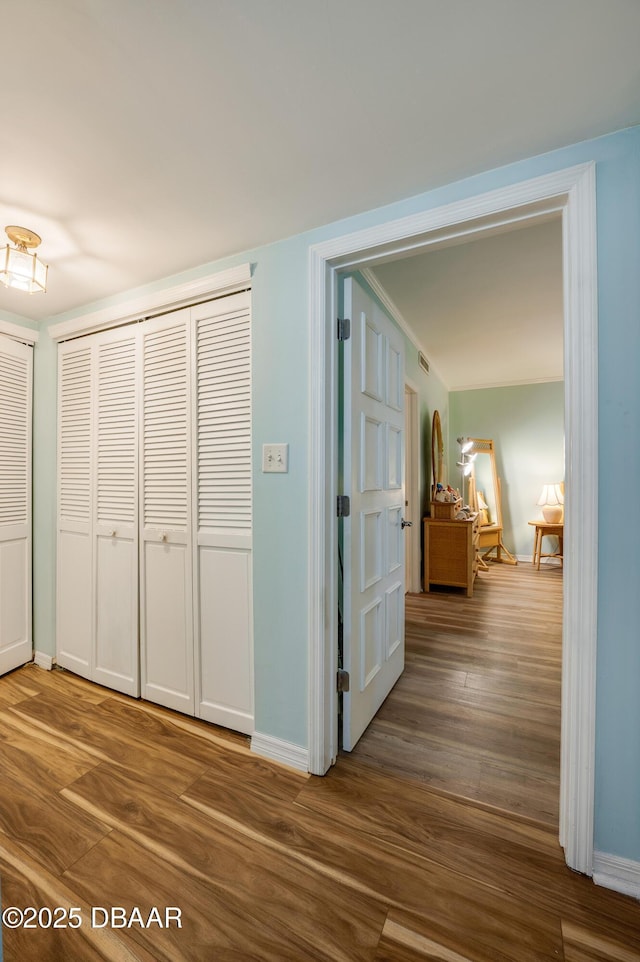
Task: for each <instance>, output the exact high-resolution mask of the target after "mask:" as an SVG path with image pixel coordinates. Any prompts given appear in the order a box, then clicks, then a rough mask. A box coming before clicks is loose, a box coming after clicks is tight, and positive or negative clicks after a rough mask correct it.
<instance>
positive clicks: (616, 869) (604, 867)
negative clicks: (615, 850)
mask: <svg viewBox="0 0 640 962" xmlns="http://www.w3.org/2000/svg"><path fill="white" fill-rule="evenodd" d="M593 881H594V882H595V883H596V885H601V886H602V887H603V888H607V889H613V891H614V892H621V893H622V894H623V895H631V896H632V898H634V899H640V862H635V861H633V860H632V859H630V858H622V856H621V855H607V854H606V852H594V853H593Z"/></svg>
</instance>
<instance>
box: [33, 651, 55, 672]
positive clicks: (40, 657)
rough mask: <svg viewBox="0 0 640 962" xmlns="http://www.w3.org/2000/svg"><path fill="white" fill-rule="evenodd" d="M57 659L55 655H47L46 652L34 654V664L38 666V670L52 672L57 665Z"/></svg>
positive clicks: (35, 652)
mask: <svg viewBox="0 0 640 962" xmlns="http://www.w3.org/2000/svg"><path fill="white" fill-rule="evenodd" d="M55 662H56V660H55V658H54V657H53V655H47V654H45V652H44V651H34V653H33V663H34V665H37V666H38V668H44V669H45V670H46V671H51V669H52V668H53V666H54V665H55Z"/></svg>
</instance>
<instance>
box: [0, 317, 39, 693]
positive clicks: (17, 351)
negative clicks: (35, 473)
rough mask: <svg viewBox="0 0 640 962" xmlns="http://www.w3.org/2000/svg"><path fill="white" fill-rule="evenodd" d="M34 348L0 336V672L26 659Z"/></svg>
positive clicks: (29, 644)
mask: <svg viewBox="0 0 640 962" xmlns="http://www.w3.org/2000/svg"><path fill="white" fill-rule="evenodd" d="M32 370H33V350H32V348H30V347H27V346H26V345H25V344H18V343H17V342H15V341H12V340H11V339H10V338H6V337H2V336H0V674H2V673H4V672H6V671H11V669H12V668H17V667H18V666H19V665H24V664H25V663H26V662H27V661H30V660H31V657H32V654H33V649H32V641H31V398H32Z"/></svg>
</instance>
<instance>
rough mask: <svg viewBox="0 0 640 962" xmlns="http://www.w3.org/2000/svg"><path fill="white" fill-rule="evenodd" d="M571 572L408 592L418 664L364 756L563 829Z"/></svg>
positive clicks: (506, 571)
mask: <svg viewBox="0 0 640 962" xmlns="http://www.w3.org/2000/svg"><path fill="white" fill-rule="evenodd" d="M561 662H562V568H561V567H559V566H552V565H545V566H543V568H542V569H541V570H540V571H536V570H535V569H534V568H533V566H532V565H527V564H520V565H518V566H517V567H512V566H511V565H500V564H495V563H489V570H488V571H487V572H480V573H479V575H478V578H477V579H476V583H475V590H474V594H473V597H472V598H467V597H466V595H465V593H464V592H463V591H461V590H458V591H450V590H441V591H431V592H429V593H428V594H421V595H407V603H406V668H405V672H404V675H403V676H402V677H401V678H400V680H399V681H398V683H397V685H396V686H395V688H394V689H393V691H392V692H391V694H390V695H389V697H388V698H387V700H386V702H385V703H384V705H383V706H382V709H381V710H380V711H379V712H378V715H377V716H376V718H375V719H374V720H373V722H372V723H371V725H370V726H369V728H368V729H367V731H366V732H365V735H364V737H363V738H362V739H361V740H360V742H359V743H358V745H357V746H356V748H355V750H354V752H353V757H355V758H357V759H359V760H360V761H362V762H366V763H368V764H371V765H373V766H375V767H376V768H379V769H381V770H383V771H386V772H394V773H395V774H398V775H403V776H407V777H412V778H417V779H420V780H421V781H423V782H425V783H427V784H428V785H429V786H431V787H433V788H441V789H443V790H444V791H447V792H451V793H452V794H454V795H458V796H462V797H465V798H472V799H476V800H477V801H481V802H485V803H487V804H489V805H497V806H499V807H500V808H503V809H507V810H508V811H512V812H519V813H521V814H523V815H528V816H531V817H532V818H536V819H540V820H542V821H544V822H546V823H548V824H549V825H553V826H557V824H558V799H559V788H560V785H559V777H560V686H561V670H562V665H561Z"/></svg>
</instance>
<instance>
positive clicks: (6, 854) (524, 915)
mask: <svg viewBox="0 0 640 962" xmlns="http://www.w3.org/2000/svg"><path fill="white" fill-rule="evenodd" d="M494 571H496V569H495V568H494V567H492V569H491V576H493V573H494ZM523 573H525V569H524V566H523ZM498 575H499V577H498V578H494V580H493V584H494V585H495V586H496V588H497V587H498V583H499V582H502V581H503V575H502V573H501V572H498ZM500 590H501V591H502V592H506V594H507V598H506V599H505V605H506V606H507V609H508V610H506V611H503V612H502V614H496V613H494V615H492V614H491V613H490V611H489V609H488V608H487V610H486V612H485V613H484V614H483V610H482V606H481V600H482V595H481V593H478V594H477V596H476V597H474V599H469V600H472V601H476V600H478V604H477V605H476V606H475V608H476V612H477V614H476V617H477V618H478V619H481V618H486V621H487V624H488V623H489V622H491V621H492V620H499V621H500V622H501V623H502V624H503V630H504V634H505V636H506V635H508V634H509V633H510V631H511V629H510V627H509V626H510V625H512V622H513V619H514V618H516V617H520V615H519V614H518V611H519V608H520V605H519V604H518V603H516V601H515V595H514V593H513V592H512V593H511V594H509V592H508V588H507V585H506V582H503V587H502V588H501V589H500ZM527 590H529V589H527ZM423 600H425V599H423ZM419 601H420V599H411V600H410V605H411V614H410V619H409V620H410V622H411V625H410V629H409V630H410V633H411V634H412V635H413V634H414V633H415V634H417V635H420V636H421V637H422V640H423V641H424V634H425V628H424V624H425V622H424V621H422V619H424V618H427V616H428V612H427V609H426V608H424V609H423V608H422V606H421V605H419V604H418V602H419ZM449 605H450V606H451V611H453V610H454V609H455V608H456V602H455V601H454V600H453V599H452V598H451V597H449V598H448V599H447V598H445V596H444V595H443V596H440V597H438V598H435V597H434V599H433V608H434V611H435V609H436V608H437V607H441V608H442V607H443V606H444V607H445V608H446V607H447V606H449ZM525 607H526V606H525ZM439 617H442V616H439ZM522 617H523V618H525V619H526V618H531V617H532V615H530V614H529V615H526V614H523V615H522ZM434 618H435V614H434ZM421 622H422V628H420V629H419V630H418V629H416V628H415V624H414V623H416V624H418V627H419V626H420V623H421ZM540 624H541V625H542V628H543V629H544V625H545V621H544V618H542V619H541V621H540ZM486 631H489V633H491V632H492V631H493V629H489V628H488V627H487V628H486ZM478 632H479V640H480V641H483V640H484V642H485V648H484V650H485V655H486V639H484V634H483V633H484V632H485V628H482V627H480V626H479V627H478ZM516 633H517V634H518V635H519V634H520V630H519V629H517V631H516ZM445 634H447V632H445ZM452 634H453V635H454V636H458V638H457V640H458V645H457V646H456V647H455V651H454V649H452V652H453V651H454V653H452V656H451V657H452V664H451V666H450V667H449V669H445V668H444V667H443V666H442V665H441V666H440V668H439V669H438V670H439V671H441V672H442V671H447V670H449V671H451V672H462V673H463V675H464V680H463V677H462V675H460V676H456V677H457V683H458V686H459V687H461V688H464V689H466V692H467V694H466V696H465V697H466V698H467V702H466V704H467V709H466V710H468V711H470V710H471V708H472V707H473V705H475V704H477V703H478V699H477V698H476V694H477V693H481V692H482V691H483V686H482V685H479V683H478V682H477V679H478V678H482V676H483V670H482V663H483V659H484V657H485V656H484V655H483V654H482V650H483V649H482V645H481V646H480V649H478V648H477V647H474V646H473V645H469V646H467V647H468V648H469V650H470V651H472V650H475V652H476V653H475V655H473V656H472V658H473V659H475V662H474V664H475V669H473V670H472V669H471V668H467V669H463V668H461V667H460V663H461V661H460V660H461V659H462V658H463V655H462V650H463V649H464V647H465V645H464V642H463V641H462V637H461V636H462V635H463V634H464V632H463V630H462V628H461V629H460V632H456V631H453V632H452ZM516 640H517V639H516ZM440 644H441V645H444V646H446V641H445V639H444V638H442V637H441V638H440ZM506 644H507V643H506V641H505V650H504V651H503V652H502V655H500V656H499V657H498V655H496V657H497V658H498V661H497V662H493V661H492V662H491V664H492V667H491V669H490V671H489V676H490V677H491V678H492V679H493V684H492V685H491V689H492V693H491V705H492V706H493V707H492V708H491V709H490V714H491V715H492V716H493V715H495V716H497V717H498V719H499V718H501V717H502V714H503V710H504V708H505V705H506V702H505V701H504V698H505V696H509V692H508V690H507V689H508V682H509V678H510V677H512V675H513V672H512V667H513V657H514V656H513V653H512V654H509V652H508V651H507V650H506ZM496 646H497V641H496V640H495V639H494V642H492V644H491V647H496ZM418 647H419V646H418ZM427 647H428V646H427ZM498 647H499V646H498ZM410 648H411V649H412V650H413V648H414V642H413V641H412V642H411V644H410ZM529 656H530V655H529V654H528V653H527V651H526V645H524V644H523V646H522V650H520V652H519V654H518V655H517V656H515V657H516V661H517V660H522V659H524V660H525V661H526V659H527V658H528V657H529ZM421 657H422V658H423V659H427V661H425V662H424V663H422V669H423V674H422V678H423V680H424V679H426V678H427V676H428V675H429V672H428V668H427V662H428V659H429V657H431V656H429V655H428V654H427V648H424V647H423V648H422V655H421ZM502 659H504V660H502ZM418 660H419V659H418ZM476 669H477V670H476ZM541 673H542V674H543V675H544V671H543V670H541ZM474 679H475V680H474ZM452 680H453V679H449V682H452ZM463 682H466V684H465V683H463ZM485 682H486V679H485ZM414 684H415V685H417V686H418V687H420V686H419V681H418V680H417V679H415V680H414ZM432 687H433V688H434V689H435V693H436V695H437V696H438V700H439V707H437V708H435V709H433V710H434V711H437V712H442V713H443V714H442V717H441V719H440V727H439V730H438V732H437V733H434V734H433V737H434V739H435V740H434V742H433V745H434V746H436V747H437V746H439V747H440V750H441V752H443V753H444V752H446V750H447V748H446V746H447V745H448V744H449V742H450V741H451V739H450V737H449V735H448V732H447V728H448V725H449V724H454V722H455V721H456V718H455V716H456V715H457V714H460V713H462V712H463V707H464V704H465V703H464V702H461V703H460V706H459V707H458V709H457V710H456V712H454V713H453V715H454V718H453V720H451V717H450V715H447V713H446V706H444V705H442V691H441V689H440V688H439V686H438V685H434V686H432ZM543 690H544V686H543ZM474 693H476V694H474ZM510 697H513V696H510ZM418 701H419V702H420V704H422V702H423V700H422V698H420V699H418ZM400 710H401V709H400V707H398V708H394V707H393V706H392V705H390V706H385V709H384V711H383V716H382V719H381V721H380V724H381V725H389V724H395V721H394V719H395V718H396V714H395V713H396V712H399V711H400ZM530 711H532V709H530V708H529V709H527V713H528V712H530ZM389 712H391V716H390V717H386V714H387V713H389ZM542 714H544V712H542ZM536 717H537V715H536ZM534 721H535V719H534ZM539 721H540V719H538V721H537V722H536V723H535V724H534V725H533V727H532V729H531V731H530V732H529V735H528V736H527V731H528V728H527V724H526V723H525V722H524V721H523V722H522V724H521V725H519V726H518V727H517V730H516V732H515V733H514V743H513V745H511V744H510V743H509V739H508V738H507V736H506V734H505V733H504V732H503V735H502V737H501V738H498V737H497V736H496V739H495V742H494V744H493V745H491V746H487V744H485V747H484V749H480V748H478V749H477V750H478V751H481V750H483V751H484V752H485V754H484V755H483V756H482V758H483V762H484V761H485V760H486V762H487V764H491V765H496V767H497V769H498V770H500V771H501V770H502V769H503V768H504V767H505V766H507V767H508V768H509V777H508V779H507V782H508V783H509V784H510V785H511V782H512V781H513V778H514V777H515V776H514V774H513V773H514V771H515V770H516V768H517V765H516V761H518V759H520V758H521V756H522V755H523V753H524V752H526V751H531V753H532V757H534V756H535V754H536V753H535V749H534V747H533V745H534V743H535V736H534V734H533V732H534V730H535V728H536V724H538V723H539ZM405 724H407V723H406V721H405V720H403V722H402V726H405ZM478 724H480V723H478ZM495 725H497V722H496V721H495V718H494V719H493V721H492V720H491V719H490V718H487V721H486V726H487V730H489V731H490V730H492V728H493V727H494V726H495ZM554 725H555V722H553V723H552V724H551V727H553V726H554ZM409 727H410V726H409ZM498 727H500V726H498ZM502 727H505V726H504V725H503V726H502ZM541 730H542V732H543V739H542V741H543V743H545V744H546V740H547V739H551V740H552V736H551V735H550V734H549V733H548V732H546V729H544V726H543V728H542V729H541ZM474 731H475V725H474V722H473V720H472V716H471V715H470V714H469V715H468V716H467V718H466V720H463V722H462V725H461V729H460V732H461V733H462V734H464V738H463V739H462V742H461V744H463V743H466V738H467V734H468V733H474ZM505 731H507V732H508V725H507V726H506V728H505ZM374 733H375V727H374V728H373V729H372V730H371V731H370V732H368V733H367V735H366V736H365V737H366V738H369V736H370V735H373V734H374ZM392 734H393V737H394V738H399V739H401V738H402V736H400V735H398V732H397V729H395V728H393V727H392ZM422 735H423V737H424V732H423V733H422ZM478 742H481V739H478ZM529 742H530V745H529ZM466 744H467V747H466V749H465V752H467V753H469V757H470V758H472V757H473V755H474V753H475V751H476V749H475V748H474V745H473V742H471V743H466ZM505 745H506V748H508V750H506V749H505ZM527 745H529V747H527ZM461 750H462V749H461ZM549 751H550V749H548V747H545V748H544V749H542V750H541V751H540V754H541V755H542V756H543V757H545V758H547V756H548V755H549ZM0 752H1V760H2V773H1V783H0V784H1V791H0V874H1V876H2V902H3V906H4V907H5V908H6V907H7V906H18V907H19V908H25V907H26V906H36V907H42V906H45V907H50V908H53V907H55V906H62V907H67V908H68V907H71V906H75V907H78V908H79V909H80V910H81V918H82V921H83V924H82V926H81V927H80V928H78V929H75V930H71V929H55V930H54V929H50V928H49V929H29V930H25V929H22V928H20V929H15V930H12V929H7V928H6V927H5V929H4V950H5V962H31V960H33V962H36V960H37V962H49V960H51V962H57V960H60V962H98V960H103V962H105V960H108V962H130V960H140V962H150V960H156V962H158V960H175V962H181V960H185V962H187V960H188V962H199V960H203V962H230V960H265V962H267V960H268V962H272V960H273V962H279V960H292V962H293V960H299V962H303V960H326V962H329V960H330V962H334V960H337V962H356V960H363V962H392V960H393V962H424V960H440V962H464V960H470V962H505V960H509V962H529V960H551V959H554V960H564V962H595V960H601V962H615V960H620V962H630V960H635V962H639V960H640V904H639V903H638V902H636V901H634V900H632V899H629V898H625V897H624V896H621V895H617V894H615V893H613V892H609V891H607V890H604V889H599V888H597V887H596V886H594V885H593V883H592V882H591V881H590V880H589V879H587V878H584V877H582V876H578V875H576V874H574V873H572V872H570V871H569V870H568V869H567V868H566V866H565V865H564V863H563V858H562V854H561V851H560V849H559V847H558V844H557V841H556V834H557V833H556V827H555V825H552V824H551V823H552V822H553V820H554V818H555V816H554V813H553V812H551V811H548V808H549V806H548V805H547V803H546V801H544V802H541V803H540V804H539V810H540V815H539V817H537V816H534V815H532V814H531V813H530V812H528V811H526V809H525V806H524V803H523V798H524V795H525V793H523V792H521V791H517V792H516V791H515V790H513V789H512V787H510V788H509V789H508V792H506V793H505V801H506V802H508V804H505V805H501V804H499V803H500V799H498V800H497V801H498V804H496V797H495V793H496V787H495V782H496V778H495V777H494V775H493V774H492V775H491V778H490V779H489V780H488V783H487V784H488V786H489V787H486V786H485V785H484V783H483V781H482V779H481V778H478V777H476V776H475V775H470V777H469V778H468V779H465V778H463V768H464V763H463V762H462V761H456V762H455V763H453V765H452V767H453V770H454V774H455V778H456V779H457V780H458V785H459V786H460V788H459V790H458V788H456V789H455V791H452V790H451V787H452V786H451V785H449V787H448V789H447V784H446V779H444V780H443V768H442V767H441V766H440V767H439V768H435V767H431V768H422V769H421V770H420V771H415V770H414V771H410V772H408V773H407V772H405V773H400V772H396V770H395V766H394V764H393V757H394V754H397V753H394V751H393V749H389V751H388V754H387V760H386V761H385V763H384V765H381V764H380V763H379V761H376V762H375V763H374V759H373V756H372V755H371V753H369V754H366V753H365V751H364V750H363V752H362V757H361V758H359V757H358V756H357V754H354V755H352V756H351V757H347V756H342V757H341V758H340V759H339V761H338V763H337V765H336V766H335V767H334V769H332V771H331V772H330V773H329V774H328V775H327V776H326V777H325V778H314V777H309V776H305V775H302V774H300V773H297V772H294V771H291V770H289V769H286V768H284V767H281V766H278V765H275V764H271V763H269V762H267V761H265V760H262V759H260V758H258V757H256V756H254V755H252V754H251V753H250V751H249V750H248V745H247V741H246V739H244V738H243V737H241V736H236V735H233V734H231V733H227V732H224V731H221V730H220V729H216V728H214V727H213V726H210V725H207V724H205V723H200V722H197V721H194V720H190V719H188V718H185V717H184V716H180V715H176V714H174V713H171V712H169V711H165V710H163V709H160V708H156V707H154V706H152V705H145V704H141V703H139V702H135V701H131V700H130V699H127V698H124V697H122V696H119V695H116V694H114V693H112V692H109V691H107V690H105V689H102V688H99V687H96V686H94V685H91V684H89V683H87V682H84V681H82V680H80V679H78V678H74V677H73V676H72V675H70V674H68V673H66V672H62V671H54V672H46V671H42V670H41V669H39V668H36V667H34V666H27V667H25V668H23V669H20V670H19V671H16V672H13V673H12V674H10V675H8V676H5V677H4V678H2V679H0ZM465 752H463V755H464V754H465ZM424 754H425V755H428V750H427V749H426V748H425V750H424ZM505 759H507V760H508V759H511V761H510V762H509V763H508V765H507V761H505ZM514 759H515V760H516V761H514ZM518 764H520V763H519V762H518ZM546 764H547V762H545V763H544V765H546ZM527 765H528V763H527V762H526V761H524V762H522V765H521V766H520V767H521V768H523V769H526V768H527ZM544 765H543V767H544ZM480 767H481V768H482V765H481V766H480ZM516 781H517V778H516ZM498 782H499V779H498ZM485 788H486V794H485ZM456 792H457V793H458V794H456ZM549 792H550V789H549ZM546 793H547V789H546V788H545V791H544V792H543V793H542V794H541V798H546V797H547V795H546ZM507 796H508V798H507ZM514 799H515V802H514ZM509 806H511V809H512V811H509V810H508V808H509ZM91 906H104V907H107V908H108V907H111V906H123V907H124V908H125V909H126V910H127V912H130V911H131V909H132V908H133V907H134V906H138V907H140V909H141V912H142V915H143V917H146V916H147V914H148V912H149V910H150V909H151V908H152V907H153V906H157V907H159V908H161V909H162V910H164V907H166V906H177V907H178V908H180V909H181V910H182V928H177V927H175V926H172V927H170V928H166V929H165V928H162V929H161V928H159V927H158V926H157V925H153V926H152V927H151V928H146V929H145V928H142V927H141V926H140V925H138V924H137V923H135V922H134V924H133V925H132V926H131V927H130V928H128V929H122V928H115V929H112V928H107V927H105V928H92V927H91V925H90V919H91V914H90V907H91ZM101 918H102V916H100V917H99V919H98V921H100V920H101Z"/></svg>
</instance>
